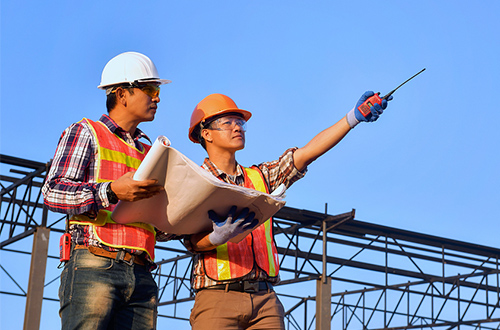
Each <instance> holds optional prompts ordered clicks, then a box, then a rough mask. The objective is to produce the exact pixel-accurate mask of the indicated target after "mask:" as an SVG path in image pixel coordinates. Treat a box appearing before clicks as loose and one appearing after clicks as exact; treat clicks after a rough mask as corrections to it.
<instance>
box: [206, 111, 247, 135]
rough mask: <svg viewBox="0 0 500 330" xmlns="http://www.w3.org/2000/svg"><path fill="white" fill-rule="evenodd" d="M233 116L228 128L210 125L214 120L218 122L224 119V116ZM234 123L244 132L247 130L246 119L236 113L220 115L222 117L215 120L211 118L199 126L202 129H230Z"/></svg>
mask: <svg viewBox="0 0 500 330" xmlns="http://www.w3.org/2000/svg"><path fill="white" fill-rule="evenodd" d="M227 117H229V118H233V122H232V123H231V127H230V128H220V127H212V125H213V124H214V123H216V122H219V121H220V120H221V119H224V118H227ZM236 125H238V126H239V127H240V130H241V131H242V132H246V131H247V121H246V120H245V119H243V118H241V117H240V116H238V115H226V116H222V117H219V118H217V119H215V120H212V121H210V122H209V123H208V124H206V125H203V127H202V128H201V129H202V130H203V129H208V130H213V131H232V130H233V129H234V128H235V127H236Z"/></svg>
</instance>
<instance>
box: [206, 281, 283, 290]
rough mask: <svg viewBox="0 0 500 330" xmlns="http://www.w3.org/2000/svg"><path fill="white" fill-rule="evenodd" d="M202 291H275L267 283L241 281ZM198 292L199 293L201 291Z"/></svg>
mask: <svg viewBox="0 0 500 330" xmlns="http://www.w3.org/2000/svg"><path fill="white" fill-rule="evenodd" d="M200 290H225V291H238V292H247V293H256V292H259V291H264V290H265V291H268V292H271V291H274V290H273V285H272V284H271V283H269V282H266V281H259V282H256V281H239V282H236V283H229V284H216V285H212V286H207V287H206V288H202V289H200ZM200 290H198V291H200Z"/></svg>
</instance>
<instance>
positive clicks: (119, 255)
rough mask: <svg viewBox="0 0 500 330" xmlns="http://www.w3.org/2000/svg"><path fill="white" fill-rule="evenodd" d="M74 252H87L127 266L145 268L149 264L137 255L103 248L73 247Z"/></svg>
mask: <svg viewBox="0 0 500 330" xmlns="http://www.w3.org/2000/svg"><path fill="white" fill-rule="evenodd" d="M74 249H75V250H83V249H86V250H89V252H90V253H92V254H94V255H96V256H100V257H106V258H110V259H115V260H116V261H122V262H124V263H126V264H128V265H130V266H131V265H132V264H133V263H134V264H137V265H141V266H147V265H148V264H149V262H148V261H147V260H145V259H144V258H143V257H141V256H139V255H135V254H132V253H130V252H127V251H124V250H120V251H115V252H113V251H107V250H105V249H103V248H100V247H97V246H85V245H75V247H74Z"/></svg>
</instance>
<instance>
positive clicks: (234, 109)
mask: <svg viewBox="0 0 500 330" xmlns="http://www.w3.org/2000/svg"><path fill="white" fill-rule="evenodd" d="M226 113H238V114H241V115H242V116H243V118H244V119H245V120H246V121H248V119H250V117H252V113H251V112H250V111H246V110H243V109H240V108H238V106H237V105H236V103H234V101H233V100H232V99H231V98H230V97H228V96H226V95H223V94H210V95H208V96H207V97H205V98H204V99H203V100H201V101H200V103H198V104H197V105H196V107H195V108H194V110H193V114H192V115H191V123H190V124H189V139H190V140H191V141H193V142H194V143H200V142H199V141H198V134H199V128H200V123H201V122H204V121H206V120H207V119H210V118H213V117H215V116H219V115H223V114H226Z"/></svg>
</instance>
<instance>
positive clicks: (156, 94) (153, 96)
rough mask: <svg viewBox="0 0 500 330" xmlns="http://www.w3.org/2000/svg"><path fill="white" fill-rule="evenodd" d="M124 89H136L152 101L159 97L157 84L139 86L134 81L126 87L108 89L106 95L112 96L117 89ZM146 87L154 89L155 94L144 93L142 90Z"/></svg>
mask: <svg viewBox="0 0 500 330" xmlns="http://www.w3.org/2000/svg"><path fill="white" fill-rule="evenodd" d="M120 87H121V88H124V89H128V88H137V89H140V90H141V91H142V92H143V93H144V94H146V95H147V96H149V97H150V98H152V99H154V98H155V97H158V96H160V85H159V84H158V83H145V84H139V83H138V82H137V81H134V82H131V83H129V84H127V85H119V86H113V87H111V88H109V89H107V90H106V95H109V94H113V93H115V92H116V90H117V89H118V88H120ZM146 87H154V88H155V93H154V94H153V93H151V92H146V91H144V88H146Z"/></svg>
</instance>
